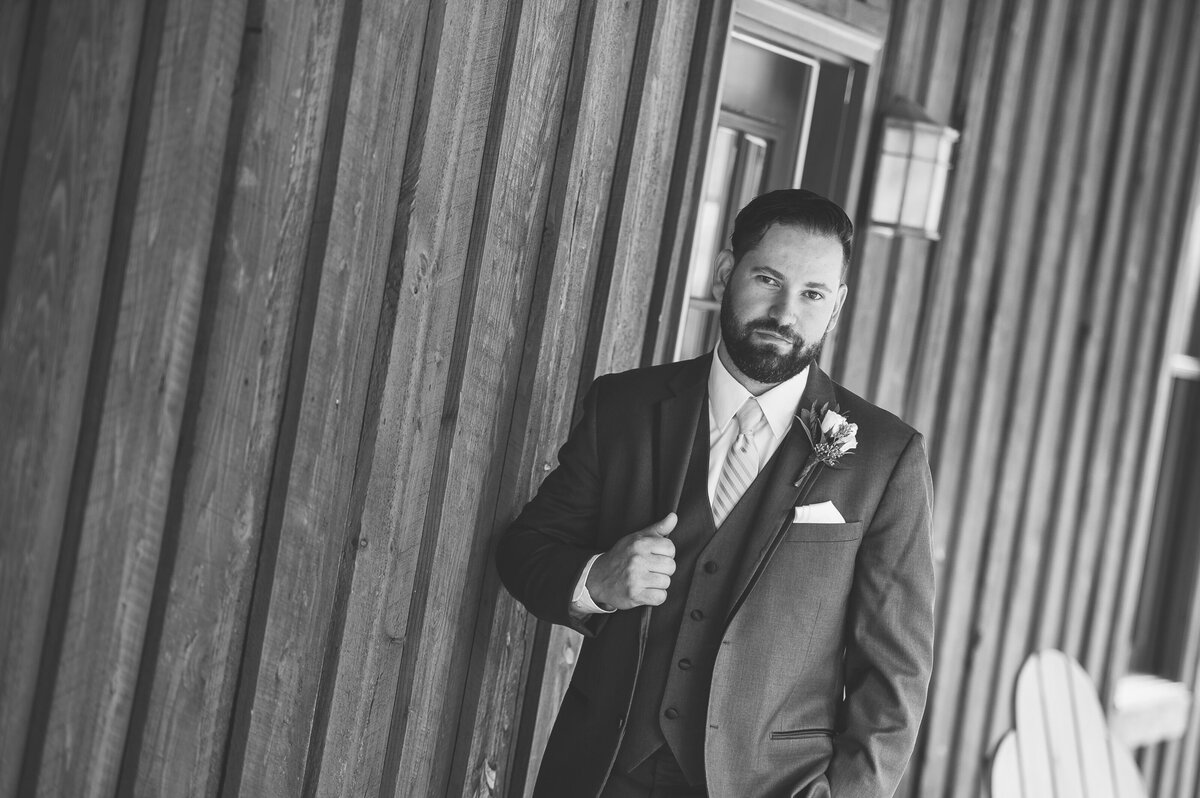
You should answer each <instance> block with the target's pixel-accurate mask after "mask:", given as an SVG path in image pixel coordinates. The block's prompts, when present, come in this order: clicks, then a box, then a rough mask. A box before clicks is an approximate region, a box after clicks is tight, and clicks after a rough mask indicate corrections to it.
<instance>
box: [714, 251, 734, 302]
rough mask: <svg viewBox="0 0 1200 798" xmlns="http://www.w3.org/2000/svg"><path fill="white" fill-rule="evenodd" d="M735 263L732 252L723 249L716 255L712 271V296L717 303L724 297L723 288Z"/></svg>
mask: <svg viewBox="0 0 1200 798" xmlns="http://www.w3.org/2000/svg"><path fill="white" fill-rule="evenodd" d="M736 265H737V262H736V261H735V260H734V259H733V250H731V249H723V250H721V252H720V253H719V254H718V255H717V268H716V270H715V271H713V282H712V294H713V299H715V300H717V301H718V302H720V301H721V298H722V297H724V296H725V288H726V286H728V285H729V278H730V276H731V275H732V274H733V268H734V266H736Z"/></svg>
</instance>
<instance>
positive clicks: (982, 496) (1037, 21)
mask: <svg viewBox="0 0 1200 798" xmlns="http://www.w3.org/2000/svg"><path fill="white" fill-rule="evenodd" d="M1068 11H1069V8H1068V4H1067V3H1065V2H1058V3H1054V4H1052V5H1049V6H1042V7H1041V8H1036V7H1034V8H1030V9H1029V10H1028V12H1026V13H1028V14H1029V16H1028V17H1027V18H1026V20H1025V21H1024V22H1023V24H1025V25H1028V26H1029V29H1030V36H1029V38H1028V40H1027V41H1026V42H1024V43H1018V42H1015V41H1014V43H1013V47H1014V50H1015V53H1014V55H1015V58H1016V59H1017V60H1018V61H1020V62H1023V63H1024V64H1025V68H1026V69H1027V70H1028V72H1027V73H1026V74H1025V76H1024V77H1023V78H1022V80H1023V82H1024V85H1023V86H1022V87H1021V89H1020V90H1019V91H1018V92H1014V94H1013V95H1011V96H1010V97H1009V98H1008V99H1009V100H1011V103H1012V104H1008V103H1005V104H1004V105H1003V106H1002V108H1001V113H1002V114H1003V115H1004V116H1005V118H1006V119H1012V120H1013V121H1012V124H1013V125H1014V128H1015V131H1014V148H1013V150H1012V152H1011V153H1010V154H1009V157H1010V158H1011V161H1012V163H1013V165H1014V166H1013V168H1012V169H1011V170H1010V172H1009V175H1008V184H1007V185H1006V186H1005V187H1004V191H1005V194H1006V198H1005V200H1004V207H1003V210H1002V211H1001V213H1002V214H1003V222H1002V228H1003V230H1004V234H1003V237H1002V238H1001V239H999V240H997V242H996V244H995V249H996V255H995V257H996V260H997V265H996V268H997V274H996V277H995V282H994V283H993V287H992V289H991V292H992V298H991V307H989V310H988V313H989V317H990V318H989V321H988V323H987V327H988V331H987V333H986V336H987V338H986V345H985V346H986V349H985V350H984V352H985V353H986V354H983V355H982V356H981V358H980V362H979V363H978V365H977V366H976V368H978V369H979V370H980V371H981V372H982V375H983V386H982V387H981V393H980V396H979V397H978V398H977V399H976V401H977V402H979V410H978V413H979V415H978V418H979V422H980V423H979V425H978V428H977V430H975V431H974V432H973V434H972V443H971V459H970V461H969V466H968V467H969V469H970V472H969V475H968V476H967V477H965V478H964V484H963V488H962V489H963V490H964V496H963V498H962V505H961V506H960V508H959V513H960V515H959V516H958V517H956V518H954V517H952V518H951V519H949V522H950V523H951V524H952V525H954V526H955V527H957V528H960V529H972V528H973V529H974V530H975V531H976V533H977V534H981V535H982V536H985V537H986V540H987V542H986V554H985V556H982V557H981V558H980V560H979V562H978V564H977V565H976V566H975V567H976V569H977V570H976V573H975V581H976V584H975V592H974V600H975V605H974V608H973V610H972V611H971V614H972V618H971V634H972V638H973V640H972V648H973V651H972V653H971V668H970V670H969V671H968V672H965V673H963V674H960V675H959V677H958V678H959V680H960V681H961V682H962V693H961V697H960V699H959V701H960V704H961V706H960V708H959V713H960V720H959V726H960V730H959V733H958V734H957V735H956V746H957V747H958V756H957V758H956V763H955V765H954V773H955V781H954V786H952V787H951V789H950V792H951V794H960V793H961V794H966V793H969V792H971V791H972V790H974V789H976V788H977V786H978V784H979V783H980V780H981V766H982V761H981V759H980V757H979V752H981V751H985V750H988V749H990V748H991V747H992V746H993V745H994V744H995V742H996V740H997V739H998V735H996V736H994V737H989V736H988V735H989V731H990V729H989V723H988V717H987V711H988V710H989V709H990V708H992V706H993V701H992V699H993V696H995V695H996V694H997V684H996V681H995V676H996V674H995V668H994V665H995V663H996V660H997V658H998V656H999V647H1000V643H1001V641H1002V639H1003V634H1002V631H1003V627H1004V621H1005V616H1006V613H1007V610H1008V607H1009V600H1008V597H1007V596H1006V591H1007V587H1008V585H1009V584H1010V581H1011V579H1012V577H1013V573H1012V558H1013V551H1014V548H1015V546H1016V531H1017V530H1016V526H1015V524H1013V523H1012V517H1011V516H1012V510H1013V509H1014V508H1016V507H1019V506H1020V504H1021V502H1022V500H1023V493H1024V481H1023V479H1022V474H1023V472H1024V470H1025V468H1026V467H1027V462H1028V449H1029V447H1030V446H1031V445H1032V443H1033V441H1034V440H1035V438H1036V436H1037V434H1038V424H1039V420H1040V418H1041V412H1040V411H1041V407H1042V404H1043V401H1044V397H1043V396H1042V394H1041V391H1040V390H1039V388H1038V386H1037V384H1036V377H1037V375H1038V374H1039V373H1040V371H1041V359H1042V357H1043V353H1044V351H1045V349H1046V347H1045V341H1046V333H1047V326H1048V324H1049V322H1050V321H1051V320H1052V319H1053V316H1054V313H1055V301H1056V299H1057V298H1058V297H1057V291H1058V284H1059V281H1060V280H1061V277H1062V272H1061V270H1059V269H1057V268H1045V269H1041V270H1037V269H1034V268H1033V264H1035V263H1036V262H1037V260H1038V258H1037V251H1036V249H1035V246H1036V244H1035V234H1036V233H1037V232H1038V231H1037V228H1038V226H1039V225H1040V223H1041V218H1042V217H1041V214H1042V213H1044V210H1043V209H1042V208H1040V207H1039V205H1038V204H1037V203H1034V202H1029V201H1028V200H1027V199H1026V198H1028V197H1031V196H1037V195H1039V194H1042V193H1043V192H1047V191H1049V190H1050V187H1049V186H1048V185H1047V184H1046V183H1045V180H1046V175H1047V174H1051V173H1052V172H1053V169H1052V166H1053V164H1051V163H1049V162H1048V161H1047V157H1048V156H1047V153H1048V149H1049V145H1050V130H1051V129H1053V124H1052V123H1053V121H1054V109H1055V108H1056V107H1057V106H1059V105H1060V104H1061V103H1062V101H1063V98H1062V97H1061V95H1060V94H1059V92H1058V90H1057V89H1058V84H1057V83H1056V82H1054V81H1045V80H1038V79H1037V78H1036V77H1034V76H1037V75H1043V74H1045V75H1057V74H1060V71H1061V59H1060V56H1061V54H1062V52H1063V49H1064V48H1063V45H1064V41H1063V34H1064V31H1065V27H1066V25H1067V24H1068V19H1069V14H1068ZM1018 47H1019V48H1020V49H1017V48H1018ZM959 365H960V367H969V366H966V364H964V363H962V362H961V361H960V364H959ZM950 600H951V601H953V600H954V598H951V599H950ZM1003 689H1005V690H1007V689H1010V688H1009V685H1008V684H1005V685H1003ZM992 728H993V729H994V726H993V727H992Z"/></svg>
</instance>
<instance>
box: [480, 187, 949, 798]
mask: <svg viewBox="0 0 1200 798" xmlns="http://www.w3.org/2000/svg"><path fill="white" fill-rule="evenodd" d="M852 234H853V229H852V226H851V223H850V220H849V218H847V216H846V214H845V213H844V212H843V211H842V209H841V208H839V207H838V206H837V205H835V204H834V203H833V202H830V201H829V200H827V199H825V198H823V197H820V196H818V195H816V194H813V193H812V192H809V191H804V190H800V189H788V190H783V191H774V192H771V193H769V194H765V195H763V196H760V197H758V198H756V199H754V200H753V201H751V202H750V203H749V204H748V205H747V206H746V207H745V208H743V209H742V210H741V212H740V213H739V214H738V216H737V220H736V222H735V225H734V232H733V236H732V249H731V250H725V251H723V252H721V254H720V255H719V256H718V258H717V269H716V275H715V280H714V285H713V294H714V296H715V297H716V298H717V299H718V300H720V302H721V340H720V343H719V344H718V345H717V348H716V350H715V353H710V354H707V355H704V356H702V357H699V358H697V359H695V360H691V361H687V362H683V363H671V364H667V365H662V366H654V367H651V368H645V369H637V370H634V371H629V372H625V373H621V374H611V375H607V376H603V377H600V378H598V379H597V380H596V381H595V382H594V383H593V385H592V387H591V389H590V390H589V391H588V394H587V397H586V398H585V400H584V406H583V413H582V416H581V418H580V419H579V422H578V424H577V425H576V427H575V428H574V430H573V431H572V432H571V435H570V437H569V438H568V440H567V442H566V444H565V445H564V446H563V447H562V449H561V450H560V452H559V457H558V460H559V462H558V467H557V468H556V469H555V470H554V471H553V472H552V473H551V474H550V475H549V476H548V477H547V478H546V480H545V482H543V484H542V486H541V488H540V489H539V491H538V494H537V496H535V497H534V498H533V500H532V501H530V502H529V504H528V505H527V506H526V507H525V509H524V510H523V511H522V513H521V514H520V516H519V517H518V518H517V519H516V521H514V522H513V524H512V526H511V527H509V529H508V530H507V531H506V532H505V534H504V535H503V537H502V538H501V540H500V543H499V548H498V550H497V553H496V563H497V566H498V568H499V571H500V575H501V578H502V579H503V581H504V584H505V586H506V587H507V588H508V590H509V591H510V592H512V594H513V595H514V596H515V597H516V598H517V599H519V600H520V601H521V602H522V603H523V604H524V605H525V606H526V607H528V608H529V610H530V611H531V612H533V613H534V614H535V615H537V616H538V617H539V618H543V619H545V620H548V621H552V622H554V623H560V624H565V625H567V626H570V627H572V628H574V629H577V630H578V631H580V632H582V633H583V635H584V636H585V638H586V639H585V640H584V644H583V649H582V652H581V654H580V657H579V662H578V665H577V667H576V668H575V673H574V676H573V678H572V681H571V685H570V687H569V688H568V689H567V692H566V695H565V697H564V698H563V702H562V706H561V708H560V710H559V714H558V718H557V721H556V722H555V725H554V730H553V732H552V733H551V736H550V741H549V744H548V746H547V749H546V752H545V755H544V757H543V759H542V765H541V771H540V773H539V775H538V782H537V788H536V791H535V795H536V796H539V797H540V798H562V797H564V796H571V797H574V796H589V797H590V796H601V798H635V797H636V798H660V797H661V798H666V797H667V796H672V797H677V798H684V797H685V796H713V797H714V798H718V797H719V798H760V797H762V796H789V797H790V796H798V797H800V798H819V797H821V796H834V798H842V797H846V798H848V797H849V796H854V798H868V797H871V798H886V797H887V796H891V795H892V794H893V793H894V791H895V788H896V784H897V782H898V781H899V779H900V777H901V775H902V774H903V771H904V768H905V765H906V764H907V762H908V758H909V756H910V754H911V752H912V748H913V743H914V740H915V738H916V734H917V728H918V725H919V723H920V721H921V715H922V712H923V711H924V706H925V697H926V691H927V688H928V683H929V674H930V668H931V666H932V661H933V566H932V560H931V556H930V522H931V505H932V485H931V481H930V476H929V467H928V464H927V461H926V456H925V448H924V444H923V440H922V437H921V435H920V434H919V433H917V432H916V431H914V430H913V429H912V428H910V427H909V426H907V425H906V424H904V423H903V422H902V421H900V420H899V419H897V418H896V417H895V416H893V415H891V414H889V413H887V412H885V411H883V410H881V409H879V408H877V407H875V406H874V405H871V404H869V403H868V402H866V401H865V400H863V399H861V398H859V397H858V396H855V395H854V394H852V393H850V392H849V391H847V390H846V389H844V388H842V387H841V386H840V385H837V384H836V383H834V382H833V381H832V380H830V379H829V377H827V376H826V375H825V374H824V373H823V372H822V371H821V370H820V369H819V368H818V367H817V364H816V357H817V355H818V354H819V352H820V349H821V343H822V341H823V340H824V338H825V336H826V335H827V334H828V333H829V332H830V331H831V330H832V329H833V328H834V326H835V325H836V323H837V320H838V316H839V314H840V312H841V309H842V305H843V303H844V301H845V298H846V285H845V271H846V266H847V264H848V263H849V261H850V252H851V240H852Z"/></svg>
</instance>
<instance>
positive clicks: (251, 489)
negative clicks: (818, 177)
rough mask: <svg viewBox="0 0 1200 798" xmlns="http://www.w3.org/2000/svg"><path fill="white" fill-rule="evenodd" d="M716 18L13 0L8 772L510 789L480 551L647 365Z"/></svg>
mask: <svg viewBox="0 0 1200 798" xmlns="http://www.w3.org/2000/svg"><path fill="white" fill-rule="evenodd" d="M721 7H723V8H724V10H725V11H724V13H725V15H726V17H727V15H728V6H727V5H725V6H721ZM712 15H713V11H712V9H703V10H702V9H700V8H699V7H698V6H697V5H696V4H695V3H692V2H690V1H689V0H641V1H637V0H635V1H634V2H623V3H607V2H606V3H595V2H581V1H580V0H552V1H551V2H540V0H539V2H529V1H528V0H512V2H499V3H497V2H484V1H483V0H447V2H404V3H396V2H393V0H302V1H301V2H290V0H289V1H287V2H285V1H284V0H202V1H201V2H193V1H192V0H167V1H166V2H163V3H144V2H141V0H120V2H117V3H96V2H93V3H82V4H81V3H76V2H71V1H70V0H47V2H45V3H29V2H16V3H8V4H5V6H4V9H3V11H0V152H3V161H2V164H3V170H2V172H0V186H2V188H3V193H2V195H0V196H2V199H0V312H2V315H0V375H2V376H3V379H2V382H0V397H2V401H3V416H4V420H3V423H2V424H0V453H2V454H0V462H2V463H3V465H2V466H0V468H2V470H3V476H2V479H3V485H4V488H3V491H2V492H0V529H2V549H0V554H2V558H0V569H2V579H0V640H3V642H2V643H0V664H2V665H3V668H2V670H3V678H2V679H0V715H2V716H3V717H4V718H5V722H4V723H3V724H2V726H0V795H2V796H10V795H18V794H19V795H98V796H103V795H113V794H117V793H120V794H139V795H217V794H223V795H237V794H241V795H256V796H260V795H261V796H268V795H278V796H295V795H302V794H305V795H313V794H320V795H364V794H370V795H410V796H429V795H449V794H455V795H464V796H466V795H471V796H474V795H488V794H501V793H503V792H504V791H505V785H506V784H507V782H508V780H509V778H510V773H511V772H513V771H514V768H513V749H514V744H515V741H516V739H517V733H516V732H517V729H518V727H519V726H520V723H521V715H522V712H523V711H524V693H525V690H526V684H527V673H528V670H529V667H530V662H531V661H536V660H537V659H538V655H537V653H536V651H535V634H534V632H535V629H536V625H535V624H534V623H533V622H531V620H530V619H529V617H528V616H527V615H526V613H524V611H523V610H521V609H520V608H519V607H517V606H515V604H514V602H513V601H512V600H511V599H510V598H509V597H508V596H507V594H505V593H504V592H503V590H502V589H501V588H500V586H499V583H498V580H497V579H496V577H495V574H494V570H493V569H492V568H491V565H490V561H491V545H492V541H493V539H494V535H495V533H496V531H497V530H498V529H500V528H501V527H502V526H503V525H504V524H506V523H507V521H508V520H509V519H511V518H512V516H513V515H514V514H515V513H516V511H517V510H518V509H519V507H520V506H521V505H522V504H523V503H524V501H525V500H526V499H527V498H528V496H529V494H530V493H531V491H532V490H533V489H534V488H535V487H536V485H537V483H538V482H539V481H540V479H541V478H542V476H544V474H545V472H546V470H548V469H549V468H550V467H551V464H552V463H553V460H554V456H555V454H554V453H555V451H556V449H557V446H558V443H559V442H560V441H561V439H562V438H563V437H564V436H565V434H566V431H567V428H568V426H569V424H570V421H571V417H572V414H573V411H574V405H575V398H576V392H577V390H578V389H579V387H580V386H581V385H586V384H587V382H589V381H590V379H591V378H592V377H593V376H594V375H595V374H596V373H597V372H602V371H609V370H613V369H621V368H626V367H629V366H633V365H636V364H637V363H638V361H639V359H640V357H641V351H642V341H643V339H644V338H645V336H646V329H647V325H648V320H649V318H650V316H651V312H650V302H649V295H650V293H651V292H652V291H653V290H655V286H656V285H660V284H662V283H663V282H664V281H665V279H666V277H665V276H664V275H660V274H659V273H658V272H657V271H656V269H655V267H654V266H653V264H655V263H656V262H658V261H659V257H658V252H659V249H660V247H661V246H664V241H666V242H667V244H666V245H668V246H669V245H670V242H671V239H670V238H664V235H663V230H664V227H665V226H666V225H665V223H664V219H665V218H667V216H668V215H671V216H672V218H674V217H677V216H678V215H679V213H680V211H679V209H678V207H672V206H671V201H675V202H679V201H682V202H683V203H684V204H685V205H686V203H687V202H688V197H687V196H683V195H681V194H680V192H681V191H682V192H683V193H684V194H686V192H687V191H690V190H692V189H691V188H690V186H691V184H690V183H688V182H687V181H686V180H685V181H683V182H680V181H679V180H674V181H673V179H672V173H673V169H674V163H675V159H676V154H677V151H678V148H677V145H676V142H677V139H678V138H679V136H680V131H681V129H682V130H684V131H685V136H686V137H687V139H688V141H689V142H692V143H697V144H699V145H702V143H703V142H702V141H700V142H696V141H695V140H696V139H697V137H699V138H701V139H702V138H704V137H705V136H706V135H707V124H706V123H705V122H704V121H703V120H702V119H699V116H698V115H701V116H702V115H705V114H707V113H709V109H710V106H711V91H712V75H711V74H710V75H708V76H707V80H705V79H702V78H699V77H696V75H694V74H692V73H691V72H690V69H691V64H692V58H691V55H692V52H693V50H694V49H695V46H696V45H695V42H697V41H699V42H700V43H701V47H709V46H711V44H712V41H711V40H714V37H712V36H710V32H709V28H708V25H709V24H710V22H711V19H712ZM697 19H701V20H704V22H703V26H699V27H698V25H697ZM716 41H718V44H719V43H720V42H721V41H723V38H721V37H718V38H717V39H716ZM699 65H700V66H703V65H704V64H703V60H701V61H700V62H699ZM697 92H708V99H707V100H705V99H700V98H699V95H698V94H697ZM690 146H691V144H689V147H690ZM689 151H690V152H693V156H692V157H693V160H694V158H695V155H694V148H692V149H691V150H689ZM681 186H682V188H681ZM648 264H649V265H648ZM542 644H543V645H544V640H543V642H542ZM531 653H533V654H534V656H532V657H531ZM515 771H516V772H517V773H518V775H517V781H518V782H519V781H521V780H523V778H524V768H523V767H517V768H515Z"/></svg>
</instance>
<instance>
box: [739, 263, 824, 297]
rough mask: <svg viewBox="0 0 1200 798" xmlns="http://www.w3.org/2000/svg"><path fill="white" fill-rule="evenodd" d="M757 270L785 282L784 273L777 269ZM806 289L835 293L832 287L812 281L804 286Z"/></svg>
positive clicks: (762, 267)
mask: <svg viewBox="0 0 1200 798" xmlns="http://www.w3.org/2000/svg"><path fill="white" fill-rule="evenodd" d="M755 268H756V269H758V270H759V271H762V272H767V273H768V274H770V275H771V276H772V277H774V278H776V279H777V280H779V281H781V282H782V281H783V279H784V275H783V273H782V272H778V271H776V270H775V269H772V268H771V267H770V266H756V267H755ZM804 287H805V288H820V289H821V290H823V291H827V292H829V293H831V294H832V293H833V289H832V288H830V287H829V286H828V285H826V284H825V283H817V282H811V281H810V282H807V283H805V284H804Z"/></svg>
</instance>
